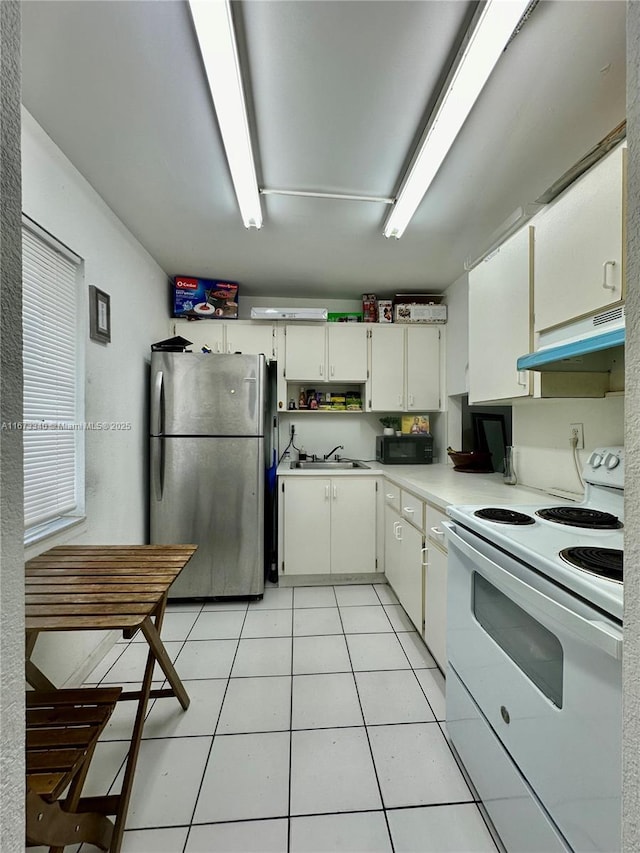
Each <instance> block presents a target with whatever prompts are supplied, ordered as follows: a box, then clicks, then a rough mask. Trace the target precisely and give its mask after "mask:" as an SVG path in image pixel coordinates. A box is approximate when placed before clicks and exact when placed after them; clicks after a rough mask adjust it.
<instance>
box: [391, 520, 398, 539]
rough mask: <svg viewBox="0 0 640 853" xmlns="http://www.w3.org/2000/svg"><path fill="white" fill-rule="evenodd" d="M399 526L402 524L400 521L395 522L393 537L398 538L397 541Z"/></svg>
mask: <svg viewBox="0 0 640 853" xmlns="http://www.w3.org/2000/svg"><path fill="white" fill-rule="evenodd" d="M399 524H400V522H399V521H394V522H393V535H394V536H395V537H396V539H397V538H398V536H397V534H398V525H399Z"/></svg>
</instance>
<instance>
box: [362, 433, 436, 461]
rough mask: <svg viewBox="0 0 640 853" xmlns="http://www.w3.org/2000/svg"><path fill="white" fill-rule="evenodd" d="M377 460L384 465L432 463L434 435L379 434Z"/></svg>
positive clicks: (377, 437) (377, 438)
mask: <svg viewBox="0 0 640 853" xmlns="http://www.w3.org/2000/svg"><path fill="white" fill-rule="evenodd" d="M376 460H377V461H378V462H382V464H383V465H430V464H431V463H432V462H433V436H432V435H425V434H422V435H378V436H376Z"/></svg>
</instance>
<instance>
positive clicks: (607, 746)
mask: <svg viewBox="0 0 640 853" xmlns="http://www.w3.org/2000/svg"><path fill="white" fill-rule="evenodd" d="M445 527H446V528H447V536H448V540H449V562H448V613H447V620H448V628H447V644H448V648H447V654H448V659H449V661H450V663H451V665H452V666H453V668H454V669H455V670H456V672H457V673H458V675H459V676H460V678H461V680H462V682H463V683H464V685H465V687H466V688H467V690H468V691H469V693H470V694H471V696H472V697H473V699H474V700H475V702H476V704H477V705H478V707H479V709H480V711H481V712H482V713H483V715H484V717H485V718H486V720H487V721H488V723H489V724H490V726H491V728H492V729H493V731H494V732H495V734H496V735H497V736H498V738H499V739H500V741H501V742H502V744H503V746H504V747H505V749H506V750H507V752H508V754H509V755H510V757H511V758H512V759H513V761H514V762H515V764H516V765H517V767H518V768H519V770H520V772H521V773H522V775H523V776H524V777H525V779H526V780H527V782H528V783H529V785H530V786H531V788H532V789H533V790H534V792H535V793H536V795H537V797H538V799H539V800H540V802H541V803H542V804H543V806H544V808H545V809H546V810H547V812H548V813H549V815H550V816H551V817H552V819H553V821H554V822H555V824H556V825H557V826H558V828H559V829H560V831H561V832H562V834H563V835H564V836H565V838H566V839H567V841H568V842H569V844H570V846H571V847H572V849H574V850H576V851H606V853H611V851H616V850H619V849H620V843H621V842H620V833H621V824H620V808H621V725H622V714H621V683H622V682H621V657H622V629H621V627H620V626H619V625H617V624H616V623H615V622H613V620H609V619H608V618H607V617H605V616H603V615H602V614H600V613H599V612H598V611H596V610H594V609H593V608H591V607H590V606H589V605H588V604H586V603H585V602H583V601H581V600H579V599H577V598H575V597H574V596H572V595H570V594H569V593H567V592H566V591H565V590H563V589H562V588H560V587H558V586H557V585H555V584H554V583H552V582H551V581H549V580H548V579H547V578H545V577H543V576H541V575H539V574H538V573H537V572H535V571H534V570H533V569H531V568H529V567H527V566H525V565H523V564H522V563H520V562H519V561H517V560H515V559H513V558H512V557H510V556H509V555H507V554H505V553H504V552H502V551H501V550H500V549H498V548H496V547H494V546H493V545H491V544H490V543H489V542H488V541H486V540H484V539H482V538H481V537H479V536H477V535H476V534H474V533H472V532H471V531H469V530H467V529H466V528H465V527H463V526H462V525H459V524H453V523H451V522H447V523H445Z"/></svg>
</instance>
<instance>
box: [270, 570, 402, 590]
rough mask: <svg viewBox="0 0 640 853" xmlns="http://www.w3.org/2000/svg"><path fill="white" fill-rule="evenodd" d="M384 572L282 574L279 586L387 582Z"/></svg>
mask: <svg viewBox="0 0 640 853" xmlns="http://www.w3.org/2000/svg"><path fill="white" fill-rule="evenodd" d="M386 582H387V579H386V578H385V576H384V574H383V573H382V572H370V573H366V574H362V573H358V574H355V575H280V577H279V578H278V586H281V587H290V586H341V585H342V584H354V583H386Z"/></svg>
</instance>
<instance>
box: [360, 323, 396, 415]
mask: <svg viewBox="0 0 640 853" xmlns="http://www.w3.org/2000/svg"><path fill="white" fill-rule="evenodd" d="M404 332H405V330H404V328H403V327H402V326H395V325H391V326H382V325H381V326H377V325H375V324H371V329H370V334H371V380H370V383H369V384H370V388H369V394H368V398H369V409H370V410H371V411H372V412H389V411H391V412H393V411H401V410H402V409H403V408H404Z"/></svg>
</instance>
